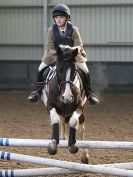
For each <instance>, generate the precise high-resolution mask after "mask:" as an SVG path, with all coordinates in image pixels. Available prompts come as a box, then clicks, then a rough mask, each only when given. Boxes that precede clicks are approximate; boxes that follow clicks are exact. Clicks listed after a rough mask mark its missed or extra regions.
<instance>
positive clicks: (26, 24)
mask: <svg viewBox="0 0 133 177" xmlns="http://www.w3.org/2000/svg"><path fill="white" fill-rule="evenodd" d="M57 3H66V4H67V5H69V7H70V9H71V18H72V23H73V24H74V25H76V26H77V27H78V28H79V31H80V33H81V37H82V40H83V44H84V47H85V50H86V52H87V55H88V66H89V69H90V72H91V76H92V82H93V87H94V89H95V88H98V90H99V89H101V90H103V89H107V90H109V89H115V91H116V89H117V91H126V92H127V91H132V88H133V79H132V75H133V50H132V49H133V33H132V31H133V1H132V0H83V1H79V0H71V1H70V0H64V1H63V0H62V1H61V0H48V1H47V0H19V1H17V0H0V89H29V88H30V84H31V82H34V81H35V79H36V72H37V67H38V65H39V63H40V60H41V57H42V56H43V52H44V49H45V47H46V39H47V29H48V27H49V26H51V25H52V23H53V20H52V17H51V12H52V8H53V7H54V5H55V4H57Z"/></svg>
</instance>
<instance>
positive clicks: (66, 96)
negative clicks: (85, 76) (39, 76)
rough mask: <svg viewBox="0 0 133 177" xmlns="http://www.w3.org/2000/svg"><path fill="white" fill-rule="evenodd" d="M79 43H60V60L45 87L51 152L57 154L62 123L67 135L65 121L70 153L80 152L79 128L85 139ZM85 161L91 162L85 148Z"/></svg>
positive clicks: (44, 99) (43, 95) (62, 130)
mask: <svg viewBox="0 0 133 177" xmlns="http://www.w3.org/2000/svg"><path fill="white" fill-rule="evenodd" d="M79 50H80V47H79V46H77V47H70V46H65V45H60V46H59V47H58V49H57V61H56V63H55V66H54V67H53V68H52V69H51V71H50V72H49V74H48V79H47V81H46V82H47V84H46V85H45V87H44V88H43V90H42V101H43V102H44V104H45V106H46V108H47V111H48V113H49V115H50V119H51V124H52V137H51V141H50V143H49V146H48V153H49V154H50V155H55V154H56V153H57V150H58V144H59V139H60V138H59V125H60V126H61V139H67V136H66V130H65V124H67V125H68V126H69V137H68V146H69V151H70V153H73V154H75V153H77V152H78V150H79V148H78V146H77V144H76V131H77V130H79V135H80V139H81V140H83V139H84V133H85V129H84V123H85V117H84V107H85V103H86V100H87V98H86V95H85V90H84V87H83V83H82V79H81V74H80V73H82V72H81V71H79V69H78V68H77V67H76V56H77V55H78V53H79ZM81 162H82V163H88V151H87V149H84V151H83V153H82V156H81Z"/></svg>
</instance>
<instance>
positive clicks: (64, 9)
mask: <svg viewBox="0 0 133 177" xmlns="http://www.w3.org/2000/svg"><path fill="white" fill-rule="evenodd" d="M52 15H53V18H54V17H55V16H66V17H68V18H69V20H70V9H69V7H68V6H67V5H65V4H57V5H56V6H55V7H54V9H53V12H52Z"/></svg>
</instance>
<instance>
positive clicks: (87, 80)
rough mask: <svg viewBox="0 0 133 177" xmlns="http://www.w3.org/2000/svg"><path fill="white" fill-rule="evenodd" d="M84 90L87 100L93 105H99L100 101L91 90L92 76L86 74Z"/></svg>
mask: <svg viewBox="0 0 133 177" xmlns="http://www.w3.org/2000/svg"><path fill="white" fill-rule="evenodd" d="M84 89H85V94H86V96H87V99H88V100H89V102H90V104H91V105H94V104H97V103H99V100H98V98H97V96H96V95H95V94H93V93H92V89H91V81H90V74H89V73H87V74H86V73H84Z"/></svg>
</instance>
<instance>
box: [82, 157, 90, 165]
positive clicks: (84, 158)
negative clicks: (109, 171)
mask: <svg viewBox="0 0 133 177" xmlns="http://www.w3.org/2000/svg"><path fill="white" fill-rule="evenodd" d="M81 163H84V164H89V158H88V157H81Z"/></svg>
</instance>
